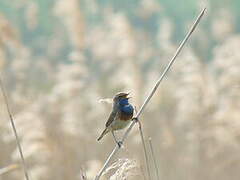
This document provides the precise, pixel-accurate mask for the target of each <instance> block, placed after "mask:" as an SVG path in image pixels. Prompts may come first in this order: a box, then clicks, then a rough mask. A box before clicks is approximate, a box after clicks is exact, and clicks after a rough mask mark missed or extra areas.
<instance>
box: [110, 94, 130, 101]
mask: <svg viewBox="0 0 240 180" xmlns="http://www.w3.org/2000/svg"><path fill="white" fill-rule="evenodd" d="M129 94H130V93H125V92H119V93H117V94H116V95H115V96H114V98H113V102H114V103H115V102H119V101H120V100H122V99H129V98H130V97H128V95H129Z"/></svg>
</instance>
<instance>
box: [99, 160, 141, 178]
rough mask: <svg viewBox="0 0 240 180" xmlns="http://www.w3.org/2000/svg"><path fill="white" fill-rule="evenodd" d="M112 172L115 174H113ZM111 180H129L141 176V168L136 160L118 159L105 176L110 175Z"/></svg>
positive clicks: (106, 171)
mask: <svg viewBox="0 0 240 180" xmlns="http://www.w3.org/2000/svg"><path fill="white" fill-rule="evenodd" d="M112 171H115V172H113V174H112ZM109 173H111V175H110V180H121V179H129V178H130V177H132V176H138V175H139V174H140V167H139V165H138V163H137V161H136V160H131V159H127V158H125V159H118V160H117V161H116V162H114V163H113V164H112V165H111V166H109V167H108V168H107V169H106V170H105V172H104V173H103V175H106V174H109Z"/></svg>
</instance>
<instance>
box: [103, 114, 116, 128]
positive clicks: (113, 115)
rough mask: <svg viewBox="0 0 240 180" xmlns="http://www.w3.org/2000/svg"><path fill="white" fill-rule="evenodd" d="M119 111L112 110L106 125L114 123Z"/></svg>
mask: <svg viewBox="0 0 240 180" xmlns="http://www.w3.org/2000/svg"><path fill="white" fill-rule="evenodd" d="M117 113H118V111H112V112H111V114H110V116H109V118H108V120H107V122H106V127H108V126H110V124H112V122H113V121H114V119H115V118H116V116H117Z"/></svg>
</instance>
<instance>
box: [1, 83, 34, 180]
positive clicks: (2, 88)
mask: <svg viewBox="0 0 240 180" xmlns="http://www.w3.org/2000/svg"><path fill="white" fill-rule="evenodd" d="M0 86H1V90H2V95H3V98H4V102H5V105H6V108H7V112H8V116H9V119H10V122H11V125H12V129H13V132H14V135H15V139H16V142H17V146H18V151H19V153H20V156H21V160H22V167H23V171H24V175H25V178H26V180H29V176H28V171H27V166H26V163H25V159H24V155H23V152H22V147H21V144H20V141H19V137H18V133H17V129H16V127H15V123H14V120H13V116H12V113H11V111H10V107H9V104H8V98H7V94H6V91H5V88H4V85H3V81H2V79H1V78H0Z"/></svg>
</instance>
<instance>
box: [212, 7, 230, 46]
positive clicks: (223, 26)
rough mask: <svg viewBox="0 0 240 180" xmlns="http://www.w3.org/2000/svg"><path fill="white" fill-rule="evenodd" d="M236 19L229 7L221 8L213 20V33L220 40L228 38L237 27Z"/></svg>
mask: <svg viewBox="0 0 240 180" xmlns="http://www.w3.org/2000/svg"><path fill="white" fill-rule="evenodd" d="M234 26H235V20H234V17H233V15H232V13H231V12H230V11H229V10H227V9H225V8H224V9H221V10H220V11H218V12H217V15H216V17H215V19H213V22H212V26H211V29H212V34H213V36H214V37H215V38H216V39H217V40H218V41H223V40H226V39H227V38H228V37H230V36H231V35H232V34H233V32H234V29H235V27H234Z"/></svg>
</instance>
